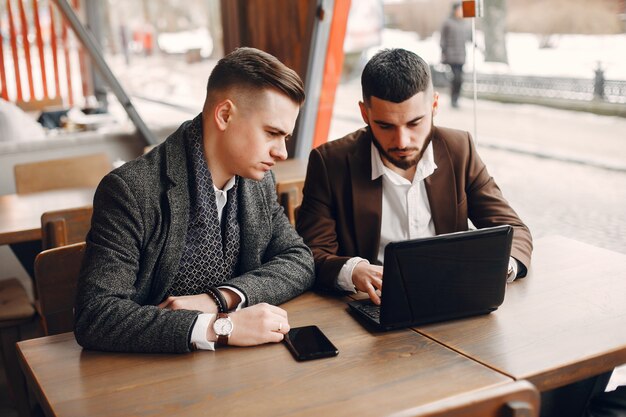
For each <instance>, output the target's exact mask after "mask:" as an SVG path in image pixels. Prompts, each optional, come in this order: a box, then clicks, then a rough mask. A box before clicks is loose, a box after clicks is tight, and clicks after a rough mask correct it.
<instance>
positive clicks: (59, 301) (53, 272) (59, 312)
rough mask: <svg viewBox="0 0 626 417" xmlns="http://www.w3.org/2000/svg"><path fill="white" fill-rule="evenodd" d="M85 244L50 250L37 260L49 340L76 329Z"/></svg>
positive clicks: (41, 306) (39, 292)
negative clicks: (50, 337) (76, 304)
mask: <svg viewBox="0 0 626 417" xmlns="http://www.w3.org/2000/svg"><path fill="white" fill-rule="evenodd" d="M85 247H86V244H85V242H81V243H76V244H73V245H68V246H61V247H58V248H54V249H48V250H45V251H43V252H41V253H40V254H39V255H37V258H36V259H35V281H36V283H37V295H38V310H39V314H40V317H41V325H42V327H43V330H44V332H45V334H46V336H49V335H54V334H59V333H64V332H70V331H72V330H73V328H74V298H75V297H76V286H77V283H78V274H79V272H80V266H81V264H82V262H83V256H84V254H85Z"/></svg>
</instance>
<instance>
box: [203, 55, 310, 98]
mask: <svg viewBox="0 0 626 417" xmlns="http://www.w3.org/2000/svg"><path fill="white" fill-rule="evenodd" d="M241 86H243V87H247V88H250V89H253V90H262V89H266V88H271V89H274V90H278V91H279V92H281V93H283V94H285V95H286V96H287V97H289V98H290V99H291V100H293V101H294V102H295V103H297V104H298V105H301V104H302V103H303V102H304V97H305V95H304V85H303V83H302V80H301V79H300V77H299V76H298V74H297V73H296V72H295V71H294V70H292V69H291V68H289V67H287V66H286V65H285V64H283V63H282V62H280V61H279V60H278V59H277V58H276V57H275V56H273V55H270V54H268V53H267V52H263V51H261V50H259V49H255V48H237V49H235V50H234V51H233V52H231V53H229V54H228V55H226V56H225V57H224V58H222V59H220V60H219V61H218V62H217V65H216V66H215V68H214V69H213V71H212V72H211V75H210V76H209V82H208V83H207V93H208V94H210V93H211V92H212V91H217V90H225V89H228V88H231V87H241Z"/></svg>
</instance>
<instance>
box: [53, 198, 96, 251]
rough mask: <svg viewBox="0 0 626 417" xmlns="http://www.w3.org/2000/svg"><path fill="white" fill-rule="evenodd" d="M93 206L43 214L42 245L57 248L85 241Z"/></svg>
mask: <svg viewBox="0 0 626 417" xmlns="http://www.w3.org/2000/svg"><path fill="white" fill-rule="evenodd" d="M92 214H93V206H85V207H77V208H71V209H64V210H57V211H48V212H45V213H44V214H42V215H41V247H42V249H44V250H45V249H51V248H57V247H59V246H65V245H71V244H73V243H79V242H84V241H85V237H86V236H87V232H89V229H90V228H91V216H92Z"/></svg>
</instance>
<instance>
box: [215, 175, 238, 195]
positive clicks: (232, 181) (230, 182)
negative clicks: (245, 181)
mask: <svg viewBox="0 0 626 417" xmlns="http://www.w3.org/2000/svg"><path fill="white" fill-rule="evenodd" d="M236 180H237V176H236V175H235V176H233V177H230V179H229V180H228V182H227V183H226V185H224V188H222V189H221V190H220V189H219V188H217V187H216V186H215V184H213V190H214V191H215V192H218V191H219V192H222V193H227V192H228V191H229V190H230V189H231V188H233V187H234V186H235V182H236Z"/></svg>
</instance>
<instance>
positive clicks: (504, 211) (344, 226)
mask: <svg viewBox="0 0 626 417" xmlns="http://www.w3.org/2000/svg"><path fill="white" fill-rule="evenodd" d="M434 129H435V131H434V135H433V140H432V144H433V151H434V156H435V163H436V164H437V169H436V170H435V172H434V173H433V174H432V175H431V176H430V177H428V178H426V180H425V181H426V191H427V194H428V201H429V203H430V209H431V212H432V217H433V222H434V225H435V231H436V233H437V234H442V233H450V232H457V231H461V230H467V229H468V222H467V221H468V219H470V220H471V221H472V223H473V224H474V225H475V226H476V227H477V228H483V227H490V226H497V225H501V224H510V225H511V226H513V227H514V234H513V248H512V251H511V256H513V257H514V258H515V259H517V260H518V261H520V262H521V263H522V265H521V268H520V271H518V277H523V276H525V275H526V269H527V268H528V266H529V265H530V256H531V252H532V238H531V235H530V231H529V230H528V227H526V225H524V223H523V222H522V221H521V220H520V218H519V216H518V215H517V214H516V213H515V211H514V210H513V209H512V208H511V207H510V206H509V204H508V202H507V201H506V200H505V199H504V197H503V196H502V192H501V191H500V189H499V188H498V186H497V185H496V183H495V181H494V180H493V178H492V177H491V176H490V175H489V173H488V172H487V168H486V167H485V164H484V163H483V161H482V160H481V159H480V156H478V153H477V152H476V148H475V147H474V143H473V141H472V138H471V136H470V134H469V133H468V132H463V131H460V130H454V129H448V128H443V127H435V128H434ZM371 140H372V139H371V133H370V130H369V128H363V129H360V130H357V131H356V132H353V133H351V134H349V135H348V136H346V137H344V138H342V139H339V140H336V141H333V142H329V143H326V144H324V145H322V146H320V147H318V148H316V149H313V150H312V151H311V154H310V156H309V165H308V168H307V176H306V181H305V184H304V191H303V193H304V197H303V201H302V205H301V207H300V210H299V212H298V218H297V222H296V229H297V230H298V232H299V233H300V235H301V236H302V237H303V238H304V242H305V243H306V244H307V245H308V246H309V247H310V248H311V250H312V251H313V257H314V258H315V270H316V280H317V284H318V285H321V286H322V287H326V288H336V287H335V282H336V278H337V276H338V274H339V271H340V269H341V267H342V266H343V264H344V263H345V262H346V261H347V260H348V259H350V258H351V257H354V256H360V257H362V258H365V259H367V260H369V261H370V262H371V263H378V261H377V260H376V258H377V254H378V245H379V242H380V227H381V213H382V177H379V178H378V179H376V180H374V181H372V180H371V178H372V166H371V155H370V154H371V147H370V144H371Z"/></svg>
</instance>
